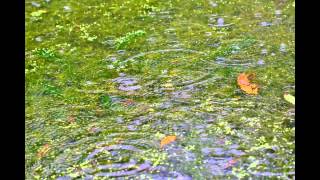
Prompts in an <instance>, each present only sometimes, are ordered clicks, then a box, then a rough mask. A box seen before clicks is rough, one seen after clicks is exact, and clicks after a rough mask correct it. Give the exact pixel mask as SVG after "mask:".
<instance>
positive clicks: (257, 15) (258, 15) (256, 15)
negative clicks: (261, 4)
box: [254, 13, 262, 18]
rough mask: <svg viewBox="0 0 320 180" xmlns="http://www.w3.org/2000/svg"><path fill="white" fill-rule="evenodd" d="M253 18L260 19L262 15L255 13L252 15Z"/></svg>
mask: <svg viewBox="0 0 320 180" xmlns="http://www.w3.org/2000/svg"><path fill="white" fill-rule="evenodd" d="M254 17H256V18H261V17H262V15H261V13H255V14H254Z"/></svg>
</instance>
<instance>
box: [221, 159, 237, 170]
mask: <svg viewBox="0 0 320 180" xmlns="http://www.w3.org/2000/svg"><path fill="white" fill-rule="evenodd" d="M238 161H239V158H235V159H231V160H230V161H228V162H227V164H226V165H225V167H224V168H225V169H227V168H229V167H232V166H234V165H235V164H236V163H237V162H238Z"/></svg>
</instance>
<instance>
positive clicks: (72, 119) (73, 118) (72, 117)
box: [68, 116, 76, 123]
mask: <svg viewBox="0 0 320 180" xmlns="http://www.w3.org/2000/svg"><path fill="white" fill-rule="evenodd" d="M75 121H76V118H75V117H74V116H69V117H68V122H69V123H74V122H75Z"/></svg>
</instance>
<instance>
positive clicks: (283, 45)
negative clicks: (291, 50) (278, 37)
mask: <svg viewBox="0 0 320 180" xmlns="http://www.w3.org/2000/svg"><path fill="white" fill-rule="evenodd" d="M286 49H287V45H286V44H284V43H281V44H280V49H279V50H280V52H283V53H284V52H287V50H286Z"/></svg>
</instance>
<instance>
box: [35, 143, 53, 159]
mask: <svg viewBox="0 0 320 180" xmlns="http://www.w3.org/2000/svg"><path fill="white" fill-rule="evenodd" d="M50 149H51V147H50V145H49V144H45V145H43V146H42V147H41V148H40V149H39V150H38V153H37V157H38V158H42V157H44V156H45V155H46V154H47V153H48V151H49V150H50Z"/></svg>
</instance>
